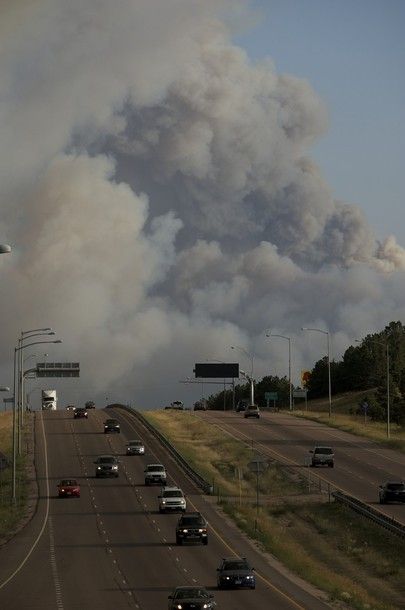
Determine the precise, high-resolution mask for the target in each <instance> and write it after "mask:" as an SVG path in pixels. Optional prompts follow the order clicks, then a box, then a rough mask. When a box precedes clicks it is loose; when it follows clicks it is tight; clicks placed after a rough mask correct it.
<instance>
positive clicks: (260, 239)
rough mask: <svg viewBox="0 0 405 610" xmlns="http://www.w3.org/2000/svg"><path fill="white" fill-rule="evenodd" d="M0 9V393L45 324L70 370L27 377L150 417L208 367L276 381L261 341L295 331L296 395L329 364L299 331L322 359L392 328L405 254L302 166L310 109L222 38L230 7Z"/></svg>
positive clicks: (276, 348) (224, 2)
mask: <svg viewBox="0 0 405 610" xmlns="http://www.w3.org/2000/svg"><path fill="white" fill-rule="evenodd" d="M0 11H1V14H0V41H1V43H0V76H1V82H2V95H1V98H0V141H1V143H2V145H1V149H0V196H1V202H2V215H1V219H0V230H1V240H2V241H3V242H8V243H11V244H12V245H13V252H12V254H11V255H2V256H1V257H0V273H1V278H2V289H3V298H2V301H1V304H0V308H1V319H2V322H3V324H2V330H1V338H2V350H1V353H0V358H1V361H0V366H1V374H2V379H1V381H2V383H5V384H6V383H7V384H8V385H11V382H10V381H9V380H10V379H11V376H12V371H11V364H10V363H11V360H12V356H13V353H14V350H13V347H14V345H15V344H16V341H17V338H18V336H19V333H20V331H21V330H27V329H31V328H41V327H43V326H52V328H54V329H55V331H56V332H57V335H58V336H60V337H62V338H63V344H62V345H61V346H58V347H56V346H55V347H52V346H49V348H48V349H46V351H49V353H50V356H49V357H48V359H51V360H55V361H80V363H81V378H80V379H79V380H69V381H65V382H63V381H61V380H58V381H55V380H45V382H44V383H42V385H43V386H45V385H55V387H58V388H59V389H60V393H61V399H62V401H63V402H66V403H68V402H78V403H79V402H81V401H83V400H86V399H89V398H96V399H97V401H98V402H99V403H103V401H105V400H107V401H108V400H111V401H113V400H114V401H115V400H116V401H122V402H130V403H135V404H136V405H137V406H138V407H140V408H149V407H158V406H161V405H163V404H166V403H167V402H171V400H175V399H177V398H179V397H180V399H183V398H184V399H185V401H186V402H191V401H192V400H195V399H196V398H197V397H198V395H199V393H200V392H201V388H200V385H197V386H194V385H191V384H190V385H187V384H183V385H180V384H179V383H178V382H179V380H185V379H186V378H187V377H189V376H192V370H193V367H194V363H195V362H198V361H204V360H206V359H210V358H214V359H220V360H228V361H234V360H235V359H237V360H239V361H240V362H241V365H242V363H243V364H244V365H245V366H246V358H247V357H248V356H247V354H249V355H252V356H253V357H254V366H255V374H256V375H257V376H258V377H260V376H262V375H264V374H269V373H271V374H278V375H285V374H286V373H287V364H286V354H284V352H285V351H286V350H284V349H283V345H280V343H278V344H277V343H276V342H275V340H273V339H272V340H269V339H268V338H266V337H265V330H266V329H268V328H272V330H273V332H276V333H277V332H278V333H281V334H288V335H289V336H291V338H292V340H293V358H294V362H293V371H294V381H295V383H298V382H299V371H300V369H301V368H308V367H311V366H312V364H313V361H314V360H317V359H319V358H320V357H322V355H323V354H324V353H325V346H324V345H323V344H322V337H314V336H312V337H311V340H309V337H308V336H304V335H303V334H302V333H301V332H300V328H301V327H302V326H312V327H317V328H327V329H329V330H330V332H331V335H332V345H333V355H334V356H335V357H339V356H340V354H341V353H342V351H343V350H344V349H345V348H346V347H347V346H348V344H349V342H352V341H353V340H354V338H356V337H361V336H362V335H365V334H366V333H369V332H373V331H376V330H380V329H381V328H383V326H384V325H385V324H386V323H387V322H389V321H390V320H393V319H395V320H396V319H401V318H402V319H403V318H404V314H405V305H404V288H403V286H404V285H405V283H404V275H405V274H404V270H405V250H404V249H403V248H402V247H401V246H400V245H399V244H398V243H397V242H396V240H395V237H394V236H392V235H391V236H388V237H387V238H386V239H385V240H383V241H381V240H379V239H377V237H376V235H375V233H374V231H373V229H372V227H370V225H369V224H368V222H367V219H366V217H365V215H364V213H363V211H362V210H361V209H360V208H359V207H358V206H356V205H353V204H351V203H349V202H343V201H337V200H334V198H333V196H332V194H331V190H330V188H329V187H328V185H327V183H326V182H325V180H324V179H323V177H322V175H321V173H320V171H319V168H318V167H317V166H316V164H315V163H314V162H313V160H312V159H311V146H312V145H313V144H314V143H315V142H316V141H317V140H318V138H320V137H321V136H322V134H324V133H325V131H326V129H327V110H326V108H325V107H324V104H323V102H322V101H321V100H320V98H319V97H318V96H317V95H316V93H315V92H314V91H313V89H312V88H311V86H310V84H309V83H308V82H306V81H305V80H302V79H298V78H295V77H293V76H289V75H283V74H279V73H278V72H277V69H276V67H275V66H274V65H273V63H272V62H271V60H270V59H267V60H265V61H261V62H256V63H253V62H252V61H251V60H250V59H249V57H248V56H247V54H246V53H245V51H244V50H243V49H241V48H239V47H237V46H236V45H235V44H233V42H232V36H233V33H234V31H235V30H236V29H237V28H238V27H242V23H244V22H245V21H246V19H247V17H250V16H251V13H250V9H249V3H248V2H247V1H244V0H240V1H239V2H235V0H232V2H231V1H230V0H221V1H218V0H173V1H170V2H169V1H168V0H138V1H137V2H133V0H115V2H111V1H110V0H86V1H85V2H83V0H72V1H71V2H69V3H66V2H63V0H52V1H51V0H36V1H35V2H32V1H28V0H25V1H23V0H20V2H18V3H16V2H13V1H12V0H9V2H3V3H2V5H1V8H0ZM231 345H234V346H235V345H236V346H239V347H242V348H243V349H241V350H239V351H238V352H237V353H236V352H235V351H231V350H230V346H231ZM41 347H42V346H35V349H36V350H37V352H38V354H40V353H41V350H40V349H39V348H41ZM44 347H45V348H46V347H47V346H44ZM32 349H34V348H32ZM244 350H245V351H244ZM26 353H27V354H28V353H32V351H31V350H30V351H28V350H27V352H26ZM246 353H247V354H246ZM38 359H40V358H39V356H38ZM242 368H244V367H243V366H242ZM39 385H41V384H39ZM32 388H33V389H35V387H34V386H32ZM215 390H216V388H215V386H212V387H211V388H210V390H209V391H210V392H211V391H215ZM203 391H204V390H203ZM205 391H206V390H205Z"/></svg>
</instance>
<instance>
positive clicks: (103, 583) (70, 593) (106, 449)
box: [0, 409, 330, 610]
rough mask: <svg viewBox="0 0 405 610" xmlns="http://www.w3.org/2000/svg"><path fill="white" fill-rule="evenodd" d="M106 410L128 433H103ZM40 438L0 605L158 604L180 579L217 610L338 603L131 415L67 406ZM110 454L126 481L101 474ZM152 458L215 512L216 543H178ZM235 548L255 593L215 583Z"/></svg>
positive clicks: (2, 574)
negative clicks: (292, 568) (74, 485)
mask: <svg viewBox="0 0 405 610" xmlns="http://www.w3.org/2000/svg"><path fill="white" fill-rule="evenodd" d="M204 415H206V414H204ZM107 417H117V419H119V420H120V422H121V434H115V435H106V434H104V432H103V421H104V419H106V418H107ZM235 423H236V422H235ZM260 423H262V422H260ZM248 425H250V422H249V424H248ZM131 438H142V439H143V440H144V442H145V445H146V455H145V456H126V455H125V444H126V441H127V440H129V439H131ZM35 439H36V449H35V462H36V469H37V477H38V486H39V500H38V507H37V511H36V513H35V515H34V517H33V518H32V520H31V521H30V523H29V524H28V525H27V526H26V527H25V528H24V529H23V530H21V531H20V532H19V533H18V534H17V535H16V536H15V537H14V538H13V539H12V540H11V541H10V542H8V543H7V544H6V545H4V546H3V547H1V549H0V608H7V610H25V609H27V610H28V609H30V610H37V609H38V610H39V609H41V610H48V609H57V610H76V609H77V610H79V609H80V610H92V609H93V608H97V610H107V609H108V610H111V609H114V610H121V609H124V608H125V609H126V608H139V609H141V610H158V609H160V608H167V597H168V595H169V594H170V593H171V592H172V590H173V588H174V587H175V586H178V585H185V584H200V585H204V586H206V587H207V588H208V589H209V590H210V591H212V593H213V594H214V596H215V600H216V601H217V604H218V605H217V608H218V610H221V609H222V610H241V609H242V608H246V609H247V610H249V609H252V610H253V609H255V610H261V609H263V610H264V609H269V608H274V609H275V610H287V609H290V610H291V609H295V610H299V609H308V610H318V609H319V610H322V609H326V608H329V607H330V606H329V605H328V604H327V603H326V602H325V601H322V599H321V598H320V594H319V593H317V592H314V591H313V590H312V589H311V588H310V587H309V586H308V585H306V584H305V583H303V582H301V581H300V580H299V579H297V578H293V577H290V576H289V575H288V574H287V573H286V571H285V570H283V569H282V568H281V567H280V566H279V565H278V564H277V563H276V562H275V560H273V559H271V558H269V557H267V556H265V555H264V554H263V553H261V552H260V551H259V550H258V549H257V548H256V547H255V546H254V545H253V544H252V543H250V541H249V540H247V538H246V537H245V536H243V535H241V534H240V533H239V531H238V530H237V529H236V528H235V527H234V526H233V524H232V523H231V522H230V521H229V520H228V519H227V518H226V517H225V516H223V515H221V514H220V513H219V512H217V509H216V506H215V499H214V498H211V497H207V496H204V495H203V494H202V493H201V492H200V491H199V490H198V489H197V488H196V487H195V486H194V484H193V483H192V482H191V481H190V480H189V479H188V478H187V477H186V476H185V475H184V473H183V472H182V471H181V470H179V468H178V466H177V465H176V463H175V462H174V461H173V460H172V459H171V458H170V457H169V456H168V455H167V453H166V451H165V450H164V449H163V448H162V447H161V446H160V444H159V443H158V442H157V441H156V440H155V439H154V438H153V436H151V435H150V434H149V433H148V432H147V430H146V429H145V428H143V426H142V425H141V424H140V423H139V422H137V421H136V419H135V418H134V417H133V416H131V415H130V414H128V413H126V412H124V411H122V410H114V409H108V410H106V411H101V410H94V411H93V410H91V411H89V418H88V420H86V419H76V420H75V419H73V413H72V412H68V411H59V412H38V413H36V414H35ZM105 453H113V454H115V455H117V456H120V457H119V459H120V460H121V463H120V468H121V473H120V477H119V478H118V479H97V478H96V477H95V475H94V464H93V462H94V460H95V459H96V457H97V456H98V455H100V454H105ZM151 462H161V463H163V464H164V465H165V466H166V468H167V471H168V474H169V480H170V482H171V483H172V484H176V485H178V486H180V487H181V488H182V489H183V491H184V492H185V494H186V496H187V501H188V509H189V510H200V511H201V512H202V513H203V514H204V515H205V517H206V518H207V519H208V523H209V543H208V546H200V545H184V546H181V547H178V546H176V544H175V525H176V522H177V519H178V515H170V514H168V515H166V514H159V512H158V503H157V496H158V493H159V488H158V487H145V485H144V477H143V470H144V466H145V465H146V464H147V463H151ZM62 478H76V479H77V480H78V481H79V482H80V484H81V497H80V498H58V497H57V496H56V485H57V483H58V481H59V480H60V479H62ZM233 554H237V555H243V556H246V557H247V558H248V559H249V561H250V563H251V564H252V565H253V566H254V567H255V570H256V581H257V585H256V590H254V591H244V590H237V591H233V590H232V591H218V590H217V589H216V568H217V567H218V565H219V562H220V559H221V558H222V557H224V556H230V555H233Z"/></svg>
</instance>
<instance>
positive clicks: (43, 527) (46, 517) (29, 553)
mask: <svg viewBox="0 0 405 610" xmlns="http://www.w3.org/2000/svg"><path fill="white" fill-rule="evenodd" d="M38 414H39V415H40V417H41V424H42V436H43V439H44V456H45V479H46V498H47V500H46V511H45V518H44V522H43V524H42V527H41V530H40V532H39V534H38V536H37V537H36V539H35V542H34V543H33V545H32V547H31V548H30V550H29V551H28V553H27V555H26V557H25V558H24V559H23V561H22V562H21V563H20V565H19V566H18V568H16V569H15V570H14V572H13V573H12V574H11V575H10V576H9V577H8V578H7V579H6V580H5V581H4V582H2V583H1V584H0V589H2V588H3V587H5V586H6V585H7V584H8V583H9V582H10V580H12V579H13V578H14V576H16V575H17V574H18V572H19V571H20V570H21V569H22V568H23V567H24V565H25V564H26V563H27V561H28V559H29V558H30V556H31V555H32V553H33V551H34V549H35V547H36V546H37V544H38V542H39V541H40V539H41V536H42V534H43V533H44V530H45V527H46V524H47V521H48V516H49V478H48V449H47V444H46V436H45V427H44V420H43V417H42V412H39V413H38ZM38 491H39V490H38Z"/></svg>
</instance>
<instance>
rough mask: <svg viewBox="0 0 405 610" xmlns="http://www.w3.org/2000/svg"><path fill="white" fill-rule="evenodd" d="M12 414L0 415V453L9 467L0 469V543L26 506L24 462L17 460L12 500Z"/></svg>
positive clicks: (18, 520)
mask: <svg viewBox="0 0 405 610" xmlns="http://www.w3.org/2000/svg"><path fill="white" fill-rule="evenodd" d="M12 430H13V422H12V413H11V412H6V413H0V452H1V453H2V454H3V455H5V456H6V457H7V459H8V460H9V466H7V467H6V468H5V469H0V543H1V541H2V540H4V539H7V538H8V537H9V536H10V535H11V534H12V532H13V531H15V529H16V527H17V525H18V523H19V522H20V521H21V519H22V518H23V517H24V515H25V512H26V505H27V476H26V471H25V464H26V460H25V458H24V457H21V458H18V459H17V462H16V487H15V488H16V502H15V504H13V503H12V502H11V498H12V468H11V458H12V439H13V434H12Z"/></svg>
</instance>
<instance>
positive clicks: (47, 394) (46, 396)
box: [42, 390, 58, 411]
mask: <svg viewBox="0 0 405 610" xmlns="http://www.w3.org/2000/svg"><path fill="white" fill-rule="evenodd" d="M57 404H58V397H57V395H56V390H42V410H43V411H56V407H57Z"/></svg>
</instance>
